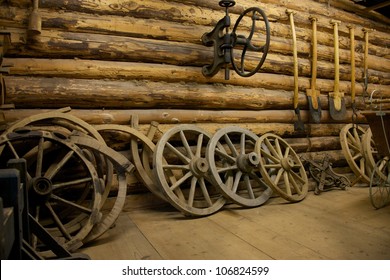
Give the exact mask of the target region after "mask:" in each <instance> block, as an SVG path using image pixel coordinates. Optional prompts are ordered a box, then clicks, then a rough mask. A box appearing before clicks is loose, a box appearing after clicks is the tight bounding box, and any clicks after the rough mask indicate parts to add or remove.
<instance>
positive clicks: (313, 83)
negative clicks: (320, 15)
mask: <svg viewBox="0 0 390 280" xmlns="http://www.w3.org/2000/svg"><path fill="white" fill-rule="evenodd" d="M310 20H311V21H312V28H313V37H312V65H311V89H312V90H315V89H316V82H317V18H316V17H310Z"/></svg>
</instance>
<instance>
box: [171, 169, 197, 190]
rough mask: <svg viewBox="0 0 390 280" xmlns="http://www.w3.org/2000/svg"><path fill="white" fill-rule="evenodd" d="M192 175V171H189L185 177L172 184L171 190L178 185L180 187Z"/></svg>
mask: <svg viewBox="0 0 390 280" xmlns="http://www.w3.org/2000/svg"><path fill="white" fill-rule="evenodd" d="M191 176H192V173H191V172H190V171H189V172H187V173H186V174H185V175H184V176H183V177H181V178H180V179H179V180H177V181H176V182H174V184H173V185H172V186H170V187H169V188H170V190H171V191H174V190H175V189H176V188H177V187H179V186H180V185H181V184H182V183H184V182H185V181H186V180H187V179H188V178H190V177H191Z"/></svg>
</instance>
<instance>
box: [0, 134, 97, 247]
mask: <svg viewBox="0 0 390 280" xmlns="http://www.w3.org/2000/svg"><path fill="white" fill-rule="evenodd" d="M13 158H24V159H26V162H27V179H28V191H29V206H30V209H29V211H30V214H31V215H32V216H33V217H34V218H35V219H36V220H37V221H38V222H39V223H40V224H41V225H42V226H43V227H44V228H45V229H46V230H47V231H48V232H49V233H50V234H51V235H52V236H53V237H54V238H56V239H57V240H58V241H59V242H60V243H61V244H63V246H64V247H65V248H66V249H68V250H70V251H73V250H75V249H77V248H79V247H80V246H82V245H83V240H84V238H85V237H86V236H87V235H88V234H89V232H90V231H91V230H92V228H93V226H94V225H95V224H97V223H98V222H99V220H100V219H101V216H102V215H101V213H100V210H99V209H100V201H101V194H102V192H103V186H102V184H101V181H100V179H99V178H98V176H97V172H96V170H95V168H94V166H93V165H92V164H91V163H90V162H89V161H88V160H87V159H86V158H85V156H84V154H83V152H82V150H81V149H80V148H79V147H78V146H77V145H75V144H74V143H73V142H72V141H70V140H69V138H68V137H67V136H66V135H63V134H60V133H57V132H48V131H30V130H27V129H19V130H17V131H15V132H12V133H8V134H2V135H1V136H0V159H1V160H0V163H6V162H7V161H8V160H9V159H13ZM71 170H77V172H72V171H71ZM38 245H39V240H35V241H34V242H33V247H34V249H37V248H38V247H39V246H38Z"/></svg>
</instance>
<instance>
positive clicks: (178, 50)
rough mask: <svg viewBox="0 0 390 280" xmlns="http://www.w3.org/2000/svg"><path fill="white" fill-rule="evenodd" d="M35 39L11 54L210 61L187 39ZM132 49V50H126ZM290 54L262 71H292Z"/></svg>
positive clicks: (328, 69) (343, 69)
mask: <svg viewBox="0 0 390 280" xmlns="http://www.w3.org/2000/svg"><path fill="white" fill-rule="evenodd" d="M36 39H37V41H36V42H35V43H34V44H32V45H30V46H29V48H25V49H23V48H22V49H20V50H12V48H11V49H10V50H9V54H10V55H20V54H21V53H23V55H25V56H32V57H52V58H57V57H67V58H74V57H79V58H85V59H89V58H91V59H96V58H99V59H102V60H122V61H123V60H125V61H142V62H150V63H165V64H174V65H194V66H203V65H206V64H210V63H211V62H212V61H213V51H212V49H211V48H207V47H205V46H200V45H196V44H190V43H176V42H167V41H161V40H150V39H140V38H129V37H119V36H110V35H100V34H85V33H71V32H54V31H53V32H50V31H42V35H40V36H38V37H36ZM129 50H131V51H129ZM247 60H248V64H247V65H249V67H255V66H257V64H258V59H256V58H254V57H253V56H251V55H248V57H247ZM310 67H311V62H310V60H309V59H305V58H302V57H301V58H299V72H300V73H299V75H300V76H306V77H310V76H311V70H310ZM293 68H294V67H293V58H292V56H286V55H280V54H272V53H270V54H268V56H267V59H266V60H265V62H264V64H263V66H262V69H261V70H262V71H263V72H270V73H277V74H289V75H292V74H293V71H294V70H293ZM333 68H334V63H331V62H326V61H319V62H318V67H317V74H318V77H319V78H328V79H329V78H331V79H333V77H334V73H333ZM369 73H370V75H369V82H370V83H377V84H390V73H388V72H382V71H376V70H370V72H369ZM363 76H364V71H363V68H356V80H357V81H363ZM340 79H341V80H347V81H349V80H350V65H345V64H342V65H340Z"/></svg>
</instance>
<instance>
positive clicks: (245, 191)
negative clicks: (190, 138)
mask: <svg viewBox="0 0 390 280" xmlns="http://www.w3.org/2000/svg"><path fill="white" fill-rule="evenodd" d="M258 138H259V137H258V136H257V135H256V134H254V133H252V132H251V131H248V130H246V129H243V128H240V127H226V128H223V129H220V130H218V131H217V133H215V134H214V136H213V137H212V138H211V140H210V142H209V144H208V146H207V151H206V158H207V160H208V162H209V164H210V171H211V174H212V175H213V176H212V178H213V180H214V182H215V185H216V186H218V187H219V188H220V191H221V192H222V193H223V194H224V196H225V197H226V198H228V199H230V200H232V201H233V202H235V203H237V204H239V205H242V206H246V207H255V206H260V205H262V204H263V203H265V202H266V201H267V200H268V199H269V197H270V196H271V195H272V189H270V188H269V187H268V186H267V185H266V183H265V182H264V181H263V179H262V178H261V174H260V172H259V171H258V168H257V166H258V164H259V161H260V159H259V156H258V155H257V154H256V153H255V144H256V141H257V139H258Z"/></svg>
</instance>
